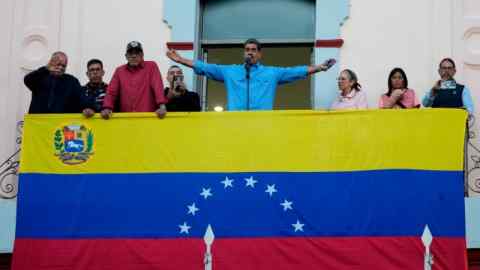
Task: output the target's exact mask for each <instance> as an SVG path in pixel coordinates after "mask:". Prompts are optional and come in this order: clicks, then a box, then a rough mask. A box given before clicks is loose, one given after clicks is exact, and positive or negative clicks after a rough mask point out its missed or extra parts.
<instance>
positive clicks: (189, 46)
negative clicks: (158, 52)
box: [167, 42, 193, 51]
mask: <svg viewBox="0 0 480 270" xmlns="http://www.w3.org/2000/svg"><path fill="white" fill-rule="evenodd" d="M167 48H168V49H169V50H172V49H173V50H177V51H193V42H167Z"/></svg>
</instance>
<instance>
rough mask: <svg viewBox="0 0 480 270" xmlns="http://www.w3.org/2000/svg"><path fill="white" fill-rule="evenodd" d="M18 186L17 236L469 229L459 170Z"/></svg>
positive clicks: (136, 177)
mask: <svg viewBox="0 0 480 270" xmlns="http://www.w3.org/2000/svg"><path fill="white" fill-rule="evenodd" d="M226 180H227V181H226ZM19 190H20V193H19V197H18V204H19V207H18V209H19V210H18V216H17V237H20V238H21V237H24V238H52V239H80V238H152V237H153V238H179V237H196V238H198V237H203V235H204V233H205V229H206V227H207V226H208V224H211V225H212V227H213V230H214V233H215V237H225V238H227V237H308V236H312V237H336V236H338V237H356V236H358V237H370V236H420V235H421V234H422V232H423V229H424V227H425V225H427V224H428V225H429V227H430V229H431V231H432V234H433V235H434V237H435V236H438V237H440V236H442V237H464V236H465V222H464V215H465V212H464V197H463V172H452V171H423V170H379V171H361V172H335V173H325V172H322V173H288V172H287V173H278V172H275V173H224V174H222V173H156V174H88V175H87V174H85V175H82V174H80V175H58V174H21V175H20V188H19Z"/></svg>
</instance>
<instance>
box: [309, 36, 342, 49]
mask: <svg viewBox="0 0 480 270" xmlns="http://www.w3.org/2000/svg"><path fill="white" fill-rule="evenodd" d="M343 44H344V40H343V39H341V38H339V39H318V40H316V41H315V48H341V47H342V46H343Z"/></svg>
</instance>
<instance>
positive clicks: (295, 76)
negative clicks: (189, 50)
mask: <svg viewBox="0 0 480 270" xmlns="http://www.w3.org/2000/svg"><path fill="white" fill-rule="evenodd" d="M193 70H194V72H195V73H196V74H197V75H204V76H207V77H208V78H210V79H213V80H216V81H219V82H224V83H225V88H226V89H227V103H228V104H227V109H228V110H229V111H242V110H246V109H247V99H248V103H249V105H250V106H248V107H249V109H250V110H271V109H272V108H273V103H274V100H275V91H276V90H277V85H279V84H285V83H290V82H293V81H296V80H302V79H305V78H306V77H307V75H308V74H307V73H308V67H307V66H298V67H271V66H264V65H262V64H260V63H257V64H255V65H252V67H251V70H250V91H249V92H250V94H249V97H248V98H247V79H246V71H245V66H244V65H216V64H208V63H204V62H202V61H195V63H194V65H193Z"/></svg>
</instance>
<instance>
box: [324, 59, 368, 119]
mask: <svg viewBox="0 0 480 270" xmlns="http://www.w3.org/2000/svg"><path fill="white" fill-rule="evenodd" d="M338 89H339V90H340V93H339V95H338V97H337V98H336V100H335V101H334V102H333V104H332V107H331V109H332V110H348V109H357V110H358V109H367V108H368V103H367V95H366V94H365V91H363V90H362V87H361V85H360V84H359V83H358V78H357V74H355V72H353V71H352V70H350V69H345V70H343V71H342V72H340V76H338Z"/></svg>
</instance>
